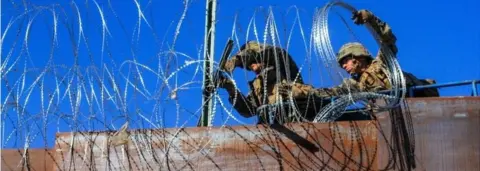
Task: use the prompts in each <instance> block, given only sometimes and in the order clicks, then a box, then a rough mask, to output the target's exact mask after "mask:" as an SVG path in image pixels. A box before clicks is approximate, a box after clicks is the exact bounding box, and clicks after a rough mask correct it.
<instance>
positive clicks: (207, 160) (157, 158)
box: [56, 121, 377, 170]
mask: <svg viewBox="0 0 480 171" xmlns="http://www.w3.org/2000/svg"><path fill="white" fill-rule="evenodd" d="M376 135H377V130H376V128H375V126H374V122H370V121H364V122H357V123H348V122H342V123H335V124H309V123H303V124H290V125H287V126H286V127H284V126H280V125H276V126H272V127H266V126H262V125H258V126H249V127H247V126H239V127H224V128H210V129H209V128H186V129H165V130H136V131H132V132H130V136H129V138H128V141H129V142H128V144H127V145H119V146H114V145H112V143H108V142H109V140H108V139H109V138H110V137H111V136H112V134H111V133H105V132H103V133H89V134H85V136H83V135H80V134H77V135H72V134H59V135H58V137H57V141H56V142H57V145H56V153H57V157H56V161H60V162H59V163H61V164H60V165H59V167H58V168H57V169H58V170H68V169H72V168H75V169H80V170H92V169H99V170H110V169H112V170H159V169H160V170H167V169H171V170H210V169H212V170H251V169H255V170H257V169H258V170H263V169H265V170H283V169H286V170H320V169H326V170H339V169H342V168H346V169H347V170H360V169H362V167H360V165H359V163H362V165H363V166H364V167H368V166H370V168H368V169H375V168H371V167H372V166H376V164H375V163H376V161H375V158H374V157H373V155H374V153H375V151H376V149H375V145H372V146H367V145H366V144H376V141H377V140H376ZM359 137H361V138H359ZM72 138H73V141H72ZM110 139H111V138H110ZM71 142H74V145H73V148H70V147H72V145H71ZM74 164H75V165H74Z"/></svg>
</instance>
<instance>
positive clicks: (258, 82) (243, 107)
mask: <svg viewBox="0 0 480 171" xmlns="http://www.w3.org/2000/svg"><path fill="white" fill-rule="evenodd" d="M252 63H261V64H263V69H262V71H261V72H260V73H259V74H258V75H257V76H256V77H255V79H253V80H251V81H249V82H248V84H249V88H250V91H249V93H248V95H247V96H244V95H243V94H242V93H241V92H240V91H238V90H230V91H231V92H229V98H228V99H229V102H230V103H231V104H233V107H234V108H235V109H236V110H237V111H238V112H239V113H240V114H241V115H242V116H244V117H251V116H254V115H259V122H258V123H260V124H261V123H266V122H267V121H268V118H269V117H270V116H268V113H269V111H271V110H273V109H272V108H269V109H267V110H263V112H261V113H257V109H258V108H259V107H261V106H262V105H266V104H274V103H276V102H277V101H278V100H279V99H278V98H279V96H278V95H277V94H276V93H275V91H274V86H275V84H277V83H280V82H284V83H287V82H289V83H290V82H293V81H295V83H300V84H303V81H302V77H301V75H300V74H299V69H298V67H297V65H296V64H295V62H294V61H293V60H292V58H291V56H290V55H289V54H288V53H287V52H286V51H285V50H283V49H281V48H279V47H275V46H271V45H265V44H260V43H256V42H252V41H250V42H248V43H247V44H245V45H244V46H242V48H240V52H238V53H237V54H236V55H235V56H233V57H232V58H231V59H229V60H228V61H227V63H226V68H225V70H226V71H228V72H232V71H233V69H234V68H235V67H240V68H245V69H248V70H250V69H249V68H248V67H249V66H250V64H252ZM235 97H236V100H235ZM234 100H235V101H234ZM280 111H281V110H279V111H278V112H274V113H275V115H276V116H275V120H276V122H278V121H279V120H283V119H282V117H283V116H284V115H285V112H280ZM281 122H283V121H281Z"/></svg>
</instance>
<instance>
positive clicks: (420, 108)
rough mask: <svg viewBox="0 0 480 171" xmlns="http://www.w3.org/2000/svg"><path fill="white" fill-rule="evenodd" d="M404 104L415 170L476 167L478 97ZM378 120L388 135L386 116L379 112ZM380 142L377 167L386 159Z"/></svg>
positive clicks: (478, 165)
mask: <svg viewBox="0 0 480 171" xmlns="http://www.w3.org/2000/svg"><path fill="white" fill-rule="evenodd" d="M408 107H409V109H410V114H411V116H412V123H413V128H414V131H415V132H414V134H415V154H416V164H417V169H416V170H446V171H451V170H480V97H452V98H412V99H408ZM378 120H379V122H380V123H381V125H382V129H383V130H384V131H383V132H385V133H387V135H386V136H387V137H389V136H390V134H388V133H390V130H389V129H390V122H389V116H388V115H382V114H379V115H378ZM378 138H379V139H382V138H383V137H381V136H379V137H378ZM383 142H384V141H379V144H380V145H379V147H381V148H379V150H380V151H381V152H380V155H379V167H382V166H385V164H386V163H387V161H388V152H387V149H386V146H385V144H384V143H383Z"/></svg>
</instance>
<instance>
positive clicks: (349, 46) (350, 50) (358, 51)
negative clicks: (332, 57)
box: [337, 42, 373, 65]
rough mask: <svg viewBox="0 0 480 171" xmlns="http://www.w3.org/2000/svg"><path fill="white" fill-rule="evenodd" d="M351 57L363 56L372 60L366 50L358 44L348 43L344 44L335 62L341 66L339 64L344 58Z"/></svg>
mask: <svg viewBox="0 0 480 171" xmlns="http://www.w3.org/2000/svg"><path fill="white" fill-rule="evenodd" d="M350 55H352V56H363V57H368V58H370V59H373V58H372V55H370V53H369V52H368V50H367V49H366V48H365V47H364V46H363V45H362V44H360V43H358V42H350V43H346V44H344V45H343V46H342V47H341V48H340V50H339V51H338V53H337V62H338V64H340V65H341V63H340V62H342V60H343V59H344V58H346V57H349V56H350Z"/></svg>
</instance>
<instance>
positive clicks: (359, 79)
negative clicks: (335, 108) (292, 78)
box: [295, 16, 438, 98]
mask: <svg viewBox="0 0 480 171" xmlns="http://www.w3.org/2000/svg"><path fill="white" fill-rule="evenodd" d="M369 24H370V25H371V26H372V28H373V30H374V31H375V32H376V33H377V34H378V35H379V38H380V42H381V43H382V46H383V47H386V48H388V49H390V50H391V51H392V53H394V54H396V53H397V51H398V50H397V46H396V45H395V42H396V37H395V35H394V34H393V33H392V30H391V28H390V26H389V25H388V24H387V23H386V22H383V21H382V20H380V19H379V18H378V17H376V16H373V19H372V20H370V21H369ZM384 61H385V55H384V52H383V50H380V51H379V52H378V54H377V57H376V59H374V60H373V61H372V62H371V64H370V65H369V66H368V67H367V69H366V70H365V71H364V72H363V73H362V74H360V75H358V76H352V78H349V79H346V80H344V81H343V83H342V84H340V85H339V86H336V87H332V88H319V89H314V88H313V87H312V86H310V85H299V84H296V85H295V86H296V87H297V91H300V92H299V93H297V95H298V96H299V97H301V96H307V95H309V94H314V95H316V96H317V97H325V98H328V97H332V96H339V95H343V94H348V93H349V92H364V91H381V90H388V89H391V88H392V85H391V83H390V80H389V79H388V75H389V72H388V70H387V67H386V65H385V63H384ZM403 75H404V77H405V81H406V86H407V87H411V86H416V85H427V84H432V83H431V82H428V81H425V80H420V79H418V78H417V77H415V76H414V75H413V74H411V73H408V72H403ZM407 96H408V94H407ZM414 96H416V97H428V96H438V91H437V90H436V89H425V90H421V91H416V92H415V94H414Z"/></svg>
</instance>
